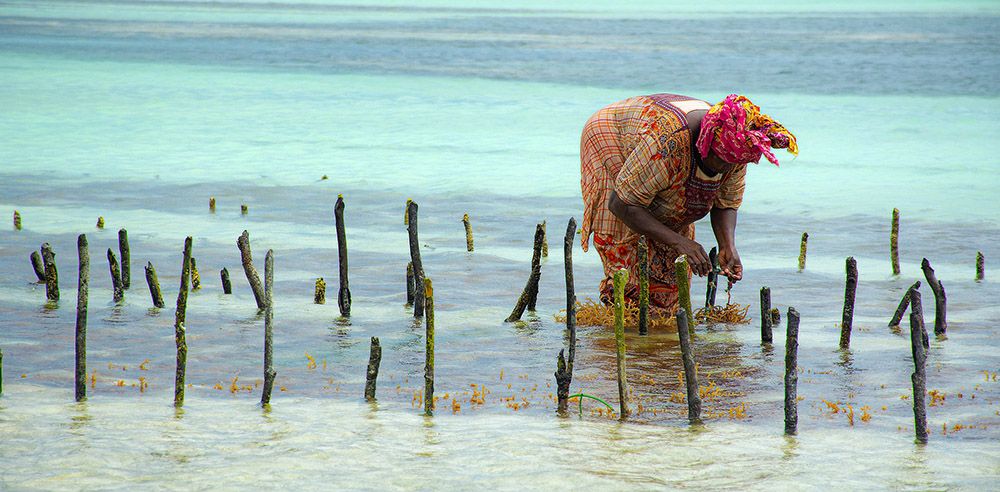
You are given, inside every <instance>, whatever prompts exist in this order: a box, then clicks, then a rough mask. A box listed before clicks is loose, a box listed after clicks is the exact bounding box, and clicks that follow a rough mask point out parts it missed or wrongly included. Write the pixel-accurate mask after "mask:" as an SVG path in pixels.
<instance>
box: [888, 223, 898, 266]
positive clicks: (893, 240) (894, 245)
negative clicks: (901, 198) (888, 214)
mask: <svg viewBox="0 0 1000 492" xmlns="http://www.w3.org/2000/svg"><path fill="white" fill-rule="evenodd" d="M889 258H890V259H891V260H892V274H893V275H899V209H898V208H894V209H892V232H890V233H889Z"/></svg>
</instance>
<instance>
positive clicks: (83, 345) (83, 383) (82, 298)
mask: <svg viewBox="0 0 1000 492" xmlns="http://www.w3.org/2000/svg"><path fill="white" fill-rule="evenodd" d="M76 249H77V252H78V254H79V258H80V275H79V277H78V281H77V286H78V287H77V289H76V373H75V377H74V383H76V384H75V385H74V386H75V388H76V401H84V400H86V399H87V294H88V286H89V284H90V252H89V251H88V248H87V236H86V235H84V234H80V235H79V236H78V237H77V238H76ZM109 251H110V250H109Z"/></svg>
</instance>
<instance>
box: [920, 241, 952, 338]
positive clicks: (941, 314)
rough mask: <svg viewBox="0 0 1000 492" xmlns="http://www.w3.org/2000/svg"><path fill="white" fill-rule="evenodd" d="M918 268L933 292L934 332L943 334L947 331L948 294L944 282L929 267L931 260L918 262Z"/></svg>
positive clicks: (925, 259)
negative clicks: (922, 272) (945, 291)
mask: <svg viewBox="0 0 1000 492" xmlns="http://www.w3.org/2000/svg"><path fill="white" fill-rule="evenodd" d="M920 269H921V270H923V271H924V277H926V278H927V286H928V287H930V288H931V291H933V292H934V334H935V335H938V336H940V335H944V334H945V332H947V331H948V319H947V314H948V313H947V310H948V296H946V295H945V293H944V284H942V283H941V281H940V280H938V279H937V276H936V275H934V269H933V268H931V262H929V261H927V258H924V259H923V261H921V262H920Z"/></svg>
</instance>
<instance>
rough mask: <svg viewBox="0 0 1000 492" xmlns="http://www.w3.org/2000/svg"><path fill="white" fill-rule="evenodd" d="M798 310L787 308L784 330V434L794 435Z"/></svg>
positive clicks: (797, 407) (796, 419) (797, 417)
mask: <svg viewBox="0 0 1000 492" xmlns="http://www.w3.org/2000/svg"><path fill="white" fill-rule="evenodd" d="M798 367H799V312H798V311H796V310H795V308H793V307H789V308H788V327H787V329H786V331H785V434H786V435H789V436H794V435H795V433H796V432H797V428H798V425H799V400H798V398H799V397H798V394H799V393H798V384H799V373H798Z"/></svg>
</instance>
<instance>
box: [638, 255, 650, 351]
mask: <svg viewBox="0 0 1000 492" xmlns="http://www.w3.org/2000/svg"><path fill="white" fill-rule="evenodd" d="M638 256H639V257H638V260H639V264H638V265H637V266H638V270H639V334H640V335H645V334H647V333H648V332H649V244H648V243H646V236H639V255H638Z"/></svg>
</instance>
